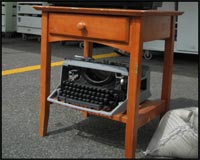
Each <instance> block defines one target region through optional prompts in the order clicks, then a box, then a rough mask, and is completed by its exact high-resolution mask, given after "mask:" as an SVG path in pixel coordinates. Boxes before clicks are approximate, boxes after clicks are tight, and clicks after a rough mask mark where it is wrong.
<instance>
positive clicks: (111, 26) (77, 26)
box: [49, 13, 129, 42]
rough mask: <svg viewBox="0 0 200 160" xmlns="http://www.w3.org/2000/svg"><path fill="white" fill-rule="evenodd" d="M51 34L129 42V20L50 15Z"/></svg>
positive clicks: (93, 16)
mask: <svg viewBox="0 0 200 160" xmlns="http://www.w3.org/2000/svg"><path fill="white" fill-rule="evenodd" d="M49 32H50V33H51V34H59V35H68V36H74V37H84V38H93V39H103V40H113V41H121V42H128V40H129V19H128V18H126V17H115V16H97V15H92V16H91V15H81V14H59V13H58V14H57V13H54V14H50V15H49Z"/></svg>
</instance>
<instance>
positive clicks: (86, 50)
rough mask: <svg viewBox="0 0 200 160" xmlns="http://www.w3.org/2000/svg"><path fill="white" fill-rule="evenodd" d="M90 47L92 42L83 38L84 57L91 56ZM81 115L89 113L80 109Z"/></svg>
mask: <svg viewBox="0 0 200 160" xmlns="http://www.w3.org/2000/svg"><path fill="white" fill-rule="evenodd" d="M92 48H93V43H92V42H88V41H86V40H84V53H83V56H84V57H92ZM82 116H83V118H87V117H88V116H89V113H88V112H87V111H82Z"/></svg>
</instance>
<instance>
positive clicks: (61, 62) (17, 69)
mask: <svg viewBox="0 0 200 160" xmlns="http://www.w3.org/2000/svg"><path fill="white" fill-rule="evenodd" d="M117 56H119V55H118V54H117V53H114V52H113V53H107V54H100V55H94V56H93V58H94V59H101V58H109V57H117ZM63 62H64V61H58V62H52V63H51V67H56V66H61V65H62V64H63ZM39 69H40V65H35V66H27V67H22V68H16V69H10V70H5V71H2V76H6V75H11V74H17V73H22V72H29V71H34V70H39Z"/></svg>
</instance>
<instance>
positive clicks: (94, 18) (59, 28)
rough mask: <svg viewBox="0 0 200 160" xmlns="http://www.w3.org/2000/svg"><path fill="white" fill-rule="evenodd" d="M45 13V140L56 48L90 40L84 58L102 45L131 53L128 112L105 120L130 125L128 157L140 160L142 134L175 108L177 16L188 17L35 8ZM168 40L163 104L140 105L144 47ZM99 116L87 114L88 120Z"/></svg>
mask: <svg viewBox="0 0 200 160" xmlns="http://www.w3.org/2000/svg"><path fill="white" fill-rule="evenodd" d="M34 8H35V9H37V10H41V11H42V38H41V72H40V115H39V116H40V121H39V135H40V136H45V135H46V134H47V126H48V118H49V106H50V104H49V102H48V101H47V97H48V96H49V94H50V73H51V66H50V64H51V46H50V44H51V42H56V41H68V40H69V41H70V40H73V41H74V40H84V56H85V57H88V56H92V43H93V42H95V43H101V44H104V45H108V46H111V47H114V48H118V49H121V50H124V51H127V52H128V53H130V63H129V80H128V84H129V85H128V104H127V112H126V113H121V114H118V115H114V116H110V117H108V116H103V115H97V114H96V115H97V116H103V117H105V118H109V119H112V120H116V121H120V122H123V123H126V131H125V132H126V134H125V136H126V137H125V157H126V158H134V157H135V149H136V142H137V130H138V128H139V127H141V126H143V125H144V124H146V123H148V122H149V121H151V120H152V119H154V118H155V117H156V116H160V115H161V116H162V115H163V114H164V113H165V112H166V111H167V110H168V109H169V103H170V92H171V79H172V66H173V49H174V33H175V16H178V15H181V14H182V13H183V12H176V11H154V10H123V9H103V8H77V7H55V6H35V7H34ZM158 39H164V40H165V53H164V67H163V79H162V93H161V99H160V100H159V101H149V100H148V101H145V102H144V103H142V104H140V105H139V103H138V102H139V101H138V99H139V95H140V81H141V62H142V47H143V42H147V41H152V40H158ZM90 114H93V113H88V112H84V115H85V116H88V115H90Z"/></svg>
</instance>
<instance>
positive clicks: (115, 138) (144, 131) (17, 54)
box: [2, 37, 198, 158]
mask: <svg viewBox="0 0 200 160" xmlns="http://www.w3.org/2000/svg"><path fill="white" fill-rule="evenodd" d="M112 51H113V49H112V48H109V47H103V46H97V47H95V48H94V51H93V52H94V54H103V53H110V52H112ZM82 53H83V49H81V48H79V47H78V44H77V43H72V42H71V43H67V44H65V45H62V44H61V43H55V44H53V45H52V61H53V62H56V61H61V60H63V58H65V57H73V55H75V54H76V55H82ZM109 59H110V60H113V61H115V60H116V61H121V62H122V61H123V62H128V57H115V58H109ZM143 63H144V64H147V65H149V66H150V68H151V93H152V96H151V97H150V99H158V98H160V90H161V79H162V64H163V54H162V53H154V54H153V59H152V60H149V61H147V60H143ZM38 64H40V43H39V42H38V41H36V40H34V39H32V40H31V39H30V40H26V41H23V40H22V38H21V37H18V38H3V39H2V70H3V71H4V70H9V69H15V68H20V67H26V66H32V65H38ZM197 66H198V62H197V56H196V55H185V54H175V59H174V70H173V80H172V93H171V109H176V108H185V107H192V106H197V105H198V98H197V96H198V94H197V93H198V91H197V86H198V82H197V81H198V70H197ZM60 71H61V66H59V67H52V71H51V73H52V75H51V89H52V90H53V89H54V88H55V87H56V86H57V84H58V82H59V78H60ZM39 74H40V71H39V70H35V71H31V72H24V73H18V74H12V75H7V76H3V77H2V157H3V158H123V157H124V136H125V132H124V131H125V125H124V124H122V123H119V122H114V121H111V120H108V119H104V118H100V117H89V118H87V119H84V118H83V117H82V115H81V113H80V112H79V111H77V110H73V109H70V108H65V107H61V106H59V105H56V104H53V105H51V108H50V117H49V125H48V136H46V137H44V138H41V137H39V136H38V119H39V117H38V112H39V96H40V95H39ZM158 123H159V121H158V118H156V119H154V120H153V121H151V122H150V123H149V124H147V125H145V126H143V127H142V128H140V129H139V131H138V142H137V151H136V157H138V158H144V154H143V151H145V149H146V147H147V145H148V143H149V142H150V139H151V137H152V135H153V133H154V131H155V130H156V127H157V125H158Z"/></svg>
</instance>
